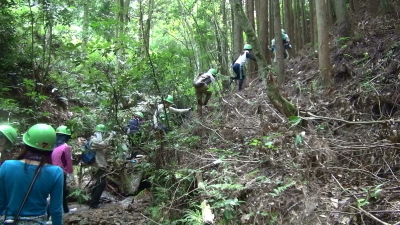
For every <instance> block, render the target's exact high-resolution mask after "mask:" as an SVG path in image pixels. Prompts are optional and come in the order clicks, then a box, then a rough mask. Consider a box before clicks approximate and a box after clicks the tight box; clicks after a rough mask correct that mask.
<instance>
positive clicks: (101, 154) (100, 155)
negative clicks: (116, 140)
mask: <svg viewBox="0 0 400 225" xmlns="http://www.w3.org/2000/svg"><path fill="white" fill-rule="evenodd" d="M112 137H113V135H112V134H110V136H109V137H108V138H106V139H103V140H99V139H98V138H97V137H96V136H92V137H91V139H90V141H91V149H92V150H93V151H95V152H96V164H97V166H98V167H102V168H105V167H107V157H108V156H109V155H110V154H109V150H110V148H111V146H110V145H109V142H110V140H111V138H112Z"/></svg>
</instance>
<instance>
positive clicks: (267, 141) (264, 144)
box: [249, 133, 282, 150]
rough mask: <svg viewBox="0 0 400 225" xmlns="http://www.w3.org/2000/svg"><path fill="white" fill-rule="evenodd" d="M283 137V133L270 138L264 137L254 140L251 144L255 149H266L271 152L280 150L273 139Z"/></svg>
mask: <svg viewBox="0 0 400 225" xmlns="http://www.w3.org/2000/svg"><path fill="white" fill-rule="evenodd" d="M280 135H282V133H276V134H272V135H270V136H264V137H262V138H260V139H252V140H251V141H250V143H249V145H250V146H254V147H255V148H261V149H263V148H266V149H270V150H278V148H277V147H276V146H275V145H274V142H273V139H274V138H275V137H278V136H280Z"/></svg>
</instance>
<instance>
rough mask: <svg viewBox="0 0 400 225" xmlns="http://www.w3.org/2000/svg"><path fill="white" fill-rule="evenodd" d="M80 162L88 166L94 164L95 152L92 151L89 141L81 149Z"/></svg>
mask: <svg viewBox="0 0 400 225" xmlns="http://www.w3.org/2000/svg"><path fill="white" fill-rule="evenodd" d="M81 160H82V162H83V163H85V164H88V165H90V164H93V163H94V162H96V152H95V151H93V150H92V143H91V142H90V141H87V142H86V143H85V144H84V145H83V147H82V156H81Z"/></svg>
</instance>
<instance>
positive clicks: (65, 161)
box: [51, 143, 72, 174]
mask: <svg viewBox="0 0 400 225" xmlns="http://www.w3.org/2000/svg"><path fill="white" fill-rule="evenodd" d="M51 161H52V163H53V165H55V166H59V167H61V169H63V171H64V173H65V174H71V173H72V158H71V147H69V145H67V144H66V143H64V144H62V145H60V146H58V147H57V148H55V149H54V150H53V153H51Z"/></svg>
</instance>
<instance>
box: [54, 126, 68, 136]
mask: <svg viewBox="0 0 400 225" xmlns="http://www.w3.org/2000/svg"><path fill="white" fill-rule="evenodd" d="M56 133H57V134H66V135H70V136H71V129H69V128H68V127H67V126H59V127H58V128H57V130H56Z"/></svg>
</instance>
